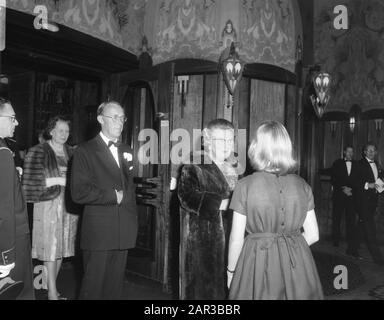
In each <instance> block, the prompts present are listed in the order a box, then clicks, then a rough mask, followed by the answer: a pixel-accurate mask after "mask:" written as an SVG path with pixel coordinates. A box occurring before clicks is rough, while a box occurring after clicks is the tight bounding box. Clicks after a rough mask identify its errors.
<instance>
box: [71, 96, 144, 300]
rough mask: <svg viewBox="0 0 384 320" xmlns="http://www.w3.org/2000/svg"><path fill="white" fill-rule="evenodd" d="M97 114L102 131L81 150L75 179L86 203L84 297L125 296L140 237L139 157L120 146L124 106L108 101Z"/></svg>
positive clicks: (75, 192)
mask: <svg viewBox="0 0 384 320" xmlns="http://www.w3.org/2000/svg"><path fill="white" fill-rule="evenodd" d="M97 115H98V116H97V120H98V122H99V123H100V124H101V132H100V134H99V135H97V136H96V137H95V138H94V139H93V140H90V141H88V142H86V143H84V144H82V145H80V146H79V147H78V148H77V150H76V152H75V154H74V157H73V167H72V177H71V193H72V198H73V200H74V201H75V202H77V203H79V204H83V205H84V212H83V219H82V229H81V249H82V250H83V262H84V277H83V281H82V286H81V292H80V299H82V300H109V299H111V300H119V299H121V298H122V293H123V285H124V275H125V267H126V260H127V252H128V249H130V248H134V247H135V244H136V237H137V224H138V223H137V210H136V198H135V192H134V185H133V176H132V168H133V167H132V160H133V159H132V154H131V153H129V152H125V151H129V149H128V147H127V146H123V145H119V144H118V141H119V138H120V136H121V132H122V131H123V127H124V123H125V122H126V117H125V114H124V110H123V108H122V107H121V105H120V104H119V103H117V102H113V101H111V102H105V103H102V104H101V105H100V107H99V108H98V111H97ZM124 148H125V149H124Z"/></svg>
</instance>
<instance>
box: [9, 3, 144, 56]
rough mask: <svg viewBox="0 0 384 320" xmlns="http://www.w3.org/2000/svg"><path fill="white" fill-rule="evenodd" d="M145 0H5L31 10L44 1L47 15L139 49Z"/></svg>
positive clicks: (87, 32) (29, 11)
mask: <svg viewBox="0 0 384 320" xmlns="http://www.w3.org/2000/svg"><path fill="white" fill-rule="evenodd" d="M147 1H148V0H60V1H57V0H34V1H31V0H8V2H7V5H8V7H10V8H12V9H15V10H18V11H23V12H26V13H30V14H33V9H34V7H35V6H36V5H45V6H46V7H47V9H48V14H49V19H52V20H53V21H54V22H56V23H59V24H62V25H65V26H67V27H70V28H73V29H75V30H78V31H81V32H84V33H86V34H89V35H91V36H94V37H96V38H98V39H101V40H104V41H106V42H109V43H111V44H113V45H115V46H117V47H121V48H124V49H126V50H128V51H131V52H133V53H138V51H139V48H140V44H141V39H142V36H143V34H144V32H143V26H144V15H145V6H146V3H147Z"/></svg>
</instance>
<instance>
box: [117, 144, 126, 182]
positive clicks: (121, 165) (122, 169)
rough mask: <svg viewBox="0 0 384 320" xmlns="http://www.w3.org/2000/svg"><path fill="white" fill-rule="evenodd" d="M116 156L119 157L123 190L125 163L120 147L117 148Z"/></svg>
mask: <svg viewBox="0 0 384 320" xmlns="http://www.w3.org/2000/svg"><path fill="white" fill-rule="evenodd" d="M117 154H118V155H119V162H120V177H121V181H122V183H123V188H124V190H125V176H124V172H125V170H124V168H125V161H124V158H123V151H122V150H121V147H119V148H117Z"/></svg>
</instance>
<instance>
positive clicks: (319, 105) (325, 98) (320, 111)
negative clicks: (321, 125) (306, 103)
mask: <svg viewBox="0 0 384 320" xmlns="http://www.w3.org/2000/svg"><path fill="white" fill-rule="evenodd" d="M312 84H313V87H314V88H315V94H312V95H311V96H310V99H311V102H312V106H313V108H314V110H315V112H316V115H317V116H318V118H321V117H322V116H323V115H324V112H325V108H326V107H327V105H328V102H329V100H330V98H331V96H330V94H329V91H330V87H331V76H330V75H329V74H328V73H325V72H318V73H317V74H315V76H314V77H313V79H312Z"/></svg>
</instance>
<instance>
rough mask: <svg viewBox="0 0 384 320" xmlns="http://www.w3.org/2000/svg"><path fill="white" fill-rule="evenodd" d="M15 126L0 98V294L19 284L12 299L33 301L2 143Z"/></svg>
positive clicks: (17, 198) (15, 188)
mask: <svg viewBox="0 0 384 320" xmlns="http://www.w3.org/2000/svg"><path fill="white" fill-rule="evenodd" d="M18 125H19V123H18V122H17V119H16V115H15V111H14V110H13V107H12V105H11V103H10V101H8V100H5V99H3V98H0V292H5V291H7V286H8V288H9V285H10V286H12V285H15V286H16V284H20V286H19V287H20V289H17V290H15V291H13V292H17V294H16V295H15V296H13V297H12V298H15V299H18V300H34V299H35V293H34V288H33V272H32V258H31V243H30V237H29V225H28V217H27V206H26V203H25V200H24V196H23V193H22V188H21V184H20V179H19V174H18V172H17V171H16V168H15V163H14V160H13V154H12V151H11V150H10V149H9V148H8V146H7V144H6V142H5V140H4V139H5V138H10V137H13V134H14V131H15V128H16V126H18ZM8 291H10V290H8ZM1 296H2V294H0V299H1Z"/></svg>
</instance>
